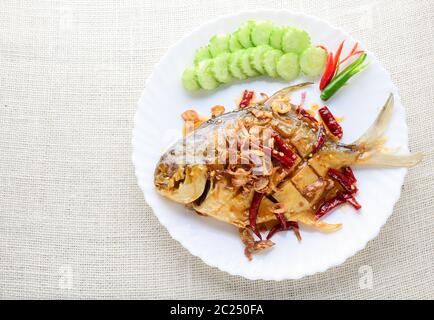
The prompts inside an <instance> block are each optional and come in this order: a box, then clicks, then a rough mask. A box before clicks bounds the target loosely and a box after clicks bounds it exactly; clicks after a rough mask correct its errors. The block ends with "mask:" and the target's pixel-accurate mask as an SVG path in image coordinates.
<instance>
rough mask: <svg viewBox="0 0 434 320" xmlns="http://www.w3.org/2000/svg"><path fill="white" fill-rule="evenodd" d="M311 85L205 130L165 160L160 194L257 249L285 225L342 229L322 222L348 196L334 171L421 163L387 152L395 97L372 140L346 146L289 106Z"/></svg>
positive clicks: (158, 178) (370, 133)
mask: <svg viewBox="0 0 434 320" xmlns="http://www.w3.org/2000/svg"><path fill="white" fill-rule="evenodd" d="M308 85H310V83H303V84H299V85H296V86H291V87H288V88H285V89H283V90H280V91H278V92H276V93H275V94H273V95H272V96H271V97H269V98H268V99H267V100H266V101H265V102H263V103H261V104H257V105H253V106H250V107H247V108H243V109H239V110H236V111H233V112H228V113H224V114H222V115H219V116H217V117H214V118H212V119H210V120H208V121H207V122H205V123H203V124H202V125H200V126H199V127H198V128H197V129H196V130H195V131H194V132H192V133H190V134H189V135H187V136H186V137H185V138H184V139H182V140H180V141H178V142H177V143H175V144H174V145H173V146H172V147H171V148H170V149H169V150H168V151H167V152H166V153H165V154H163V156H162V157H161V159H160V161H159V163H158V164H157V166H156V169H155V179H154V183H155V187H156V189H157V191H158V192H159V193H160V194H162V195H163V196H165V197H167V198H169V199H170V200H172V201H175V202H178V203H182V204H186V205H187V206H188V207H189V208H191V209H192V210H195V211H196V212H197V213H199V214H201V215H205V216H210V217H213V218H215V219H218V220H221V221H223V222H226V223H230V224H232V225H234V226H237V227H239V228H240V230H241V234H242V238H243V241H244V242H245V243H246V242H249V241H250V243H254V245H253V244H252V245H251V246H250V247H251V248H253V247H254V246H255V247H257V248H263V247H264V248H265V247H269V246H271V245H272V242H267V243H268V245H267V243H266V242H252V239H251V238H246V231H248V230H252V231H253V232H254V233H256V234H257V235H258V236H259V237H260V236H261V235H260V233H259V231H258V230H263V229H264V228H266V229H270V228H272V227H275V226H276V225H279V224H282V223H284V221H287V222H288V223H291V222H293V223H296V224H298V223H301V224H305V225H309V226H311V227H313V228H316V229H319V230H322V231H334V230H337V229H339V228H340V227H341V225H340V224H327V223H325V222H322V221H321V220H319V219H318V215H316V214H317V213H318V210H319V209H320V208H321V206H323V205H324V204H325V203H326V202H327V201H330V199H335V198H336V197H337V195H340V194H347V193H348V190H346V188H347V189H348V186H346V185H345V184H342V183H338V182H339V180H338V181H336V179H333V178H331V177H330V174H328V173H329V171H330V170H335V171H339V170H342V169H343V168H347V167H349V166H352V165H361V166H377V167H411V166H414V165H416V164H417V163H418V162H419V161H420V160H421V158H422V155H421V154H419V153H416V154H407V155H398V154H391V153H388V152H386V151H384V150H383V149H382V144H383V143H384V139H383V133H384V131H385V129H386V127H387V125H388V123H389V120H390V118H391V116H392V111H393V103H394V99H393V95H392V94H391V95H390V96H389V98H388V99H387V101H386V103H385V105H384V106H383V107H382V109H381V111H380V113H379V115H378V117H377V119H376V120H375V122H374V123H373V124H372V126H371V127H370V128H369V129H368V130H367V131H366V133H365V134H363V135H362V136H361V137H360V138H359V139H358V140H357V141H355V142H354V143H351V144H342V143H340V142H339V141H338V140H337V139H336V138H335V137H333V135H331V134H330V133H329V132H327V130H326V128H324V126H323V125H322V124H321V123H319V122H317V121H316V120H315V119H314V118H313V117H311V116H309V114H308V113H307V112H306V111H305V110H303V109H300V107H298V106H296V105H293V104H292V103H291V100H290V99H289V98H288V96H289V95H290V94H291V93H292V92H294V91H296V90H299V89H301V88H303V87H305V86H308ZM350 191H351V190H350ZM350 193H351V192H350ZM255 207H256V208H255ZM252 211H253V212H252ZM292 226H294V224H292ZM280 227H282V226H280ZM247 237H249V236H247ZM250 237H251V236H250ZM246 239H247V240H246Z"/></svg>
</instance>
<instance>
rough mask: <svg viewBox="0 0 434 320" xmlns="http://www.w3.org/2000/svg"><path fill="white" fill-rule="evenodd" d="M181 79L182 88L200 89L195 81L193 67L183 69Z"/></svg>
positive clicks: (189, 89)
mask: <svg viewBox="0 0 434 320" xmlns="http://www.w3.org/2000/svg"><path fill="white" fill-rule="evenodd" d="M181 81H182V85H183V86H184V88H185V89H186V90H188V91H197V90H199V89H200V86H199V83H197V77H196V69H195V68H194V67H188V68H186V69H185V70H184V72H183V73H182V77H181Z"/></svg>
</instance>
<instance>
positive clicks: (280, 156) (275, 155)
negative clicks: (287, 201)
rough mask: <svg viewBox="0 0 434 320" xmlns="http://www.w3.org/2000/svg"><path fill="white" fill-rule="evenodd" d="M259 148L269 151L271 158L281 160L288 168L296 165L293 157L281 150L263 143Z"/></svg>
mask: <svg viewBox="0 0 434 320" xmlns="http://www.w3.org/2000/svg"><path fill="white" fill-rule="evenodd" d="M259 149H261V150H262V151H264V152H268V153H269V154H270V155H271V159H274V160H276V161H278V162H280V163H281V164H282V165H283V166H284V167H286V168H288V169H289V168H292V166H293V165H294V161H293V160H292V158H289V157H287V156H286V155H285V154H284V153H283V152H279V151H277V150H274V149H271V148H269V147H266V146H263V145H259Z"/></svg>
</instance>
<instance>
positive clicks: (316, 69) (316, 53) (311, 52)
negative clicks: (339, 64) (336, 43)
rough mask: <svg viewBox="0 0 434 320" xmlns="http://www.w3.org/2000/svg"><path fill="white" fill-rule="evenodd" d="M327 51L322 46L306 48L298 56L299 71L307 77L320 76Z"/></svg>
mask: <svg viewBox="0 0 434 320" xmlns="http://www.w3.org/2000/svg"><path fill="white" fill-rule="evenodd" d="M326 60H327V53H326V52H325V50H324V49H323V48H318V47H310V48H307V49H306V50H305V51H304V52H303V53H302V54H301V56H300V67H301V71H303V73H304V74H305V75H307V76H309V77H318V76H320V75H321V74H322V73H323V71H324V68H325V65H326Z"/></svg>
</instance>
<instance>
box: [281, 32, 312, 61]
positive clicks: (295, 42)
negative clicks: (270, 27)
mask: <svg viewBox="0 0 434 320" xmlns="http://www.w3.org/2000/svg"><path fill="white" fill-rule="evenodd" d="M309 46H310V37H309V34H308V33H307V32H306V31H304V30H301V29H298V28H295V27H290V28H288V30H286V31H285V33H284V34H283V37H282V50H283V51H284V52H295V53H297V54H301V53H302V52H303V51H304V50H306V49H307V48H309Z"/></svg>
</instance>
